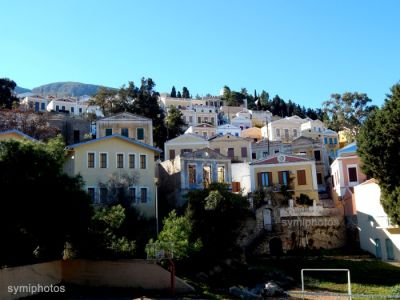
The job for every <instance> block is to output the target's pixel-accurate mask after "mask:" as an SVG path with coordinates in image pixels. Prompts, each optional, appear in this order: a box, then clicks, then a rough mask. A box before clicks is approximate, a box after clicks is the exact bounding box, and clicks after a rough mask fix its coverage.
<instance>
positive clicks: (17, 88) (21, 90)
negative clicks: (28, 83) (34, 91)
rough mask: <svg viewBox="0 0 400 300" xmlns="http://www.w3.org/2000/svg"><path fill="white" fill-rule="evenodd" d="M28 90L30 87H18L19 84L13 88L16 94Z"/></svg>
mask: <svg viewBox="0 0 400 300" xmlns="http://www.w3.org/2000/svg"><path fill="white" fill-rule="evenodd" d="M30 91H31V90H30V89H26V88H23V87H20V86H16V87H15V89H14V92H16V93H17V94H23V93H28V92H30Z"/></svg>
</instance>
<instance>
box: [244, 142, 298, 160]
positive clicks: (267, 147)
mask: <svg viewBox="0 0 400 300" xmlns="http://www.w3.org/2000/svg"><path fill="white" fill-rule="evenodd" d="M251 151H252V154H251V157H252V159H253V160H258V159H262V158H266V157H268V156H269V155H272V154H277V153H285V154H291V151H292V147H291V145H290V144H287V143H282V142H281V141H270V140H265V139H263V140H261V141H258V142H253V143H252V144H251Z"/></svg>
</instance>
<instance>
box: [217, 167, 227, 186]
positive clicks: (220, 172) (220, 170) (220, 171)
mask: <svg viewBox="0 0 400 300" xmlns="http://www.w3.org/2000/svg"><path fill="white" fill-rule="evenodd" d="M217 173H218V178H217V180H218V182H225V167H224V166H218V169H217Z"/></svg>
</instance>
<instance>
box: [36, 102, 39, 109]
mask: <svg viewBox="0 0 400 300" xmlns="http://www.w3.org/2000/svg"><path fill="white" fill-rule="evenodd" d="M35 111H39V102H35Z"/></svg>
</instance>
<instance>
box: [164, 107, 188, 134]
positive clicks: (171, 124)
mask: <svg viewBox="0 0 400 300" xmlns="http://www.w3.org/2000/svg"><path fill="white" fill-rule="evenodd" d="M183 126H186V123H185V122H184V121H183V115H182V112H181V111H180V110H179V109H177V108H176V107H175V106H172V107H170V108H169V109H168V115H167V135H168V136H167V139H168V140H170V139H173V138H175V137H177V136H180V135H181V134H182V133H183V132H184V130H183V129H182V128H183Z"/></svg>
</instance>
